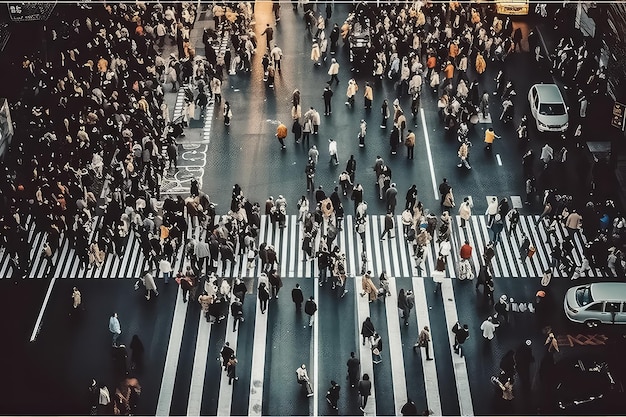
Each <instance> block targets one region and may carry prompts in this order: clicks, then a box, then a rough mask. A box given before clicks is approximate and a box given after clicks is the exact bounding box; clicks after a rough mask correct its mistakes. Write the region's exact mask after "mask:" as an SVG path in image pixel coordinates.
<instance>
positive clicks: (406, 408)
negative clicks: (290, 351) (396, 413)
mask: <svg viewBox="0 0 626 417" xmlns="http://www.w3.org/2000/svg"><path fill="white" fill-rule="evenodd" d="M400 413H401V414H402V415H403V416H417V415H419V414H418V412H417V406H416V405H415V402H413V400H412V399H411V397H407V398H406V403H405V404H404V405H403V406H402V408H401V409H400Z"/></svg>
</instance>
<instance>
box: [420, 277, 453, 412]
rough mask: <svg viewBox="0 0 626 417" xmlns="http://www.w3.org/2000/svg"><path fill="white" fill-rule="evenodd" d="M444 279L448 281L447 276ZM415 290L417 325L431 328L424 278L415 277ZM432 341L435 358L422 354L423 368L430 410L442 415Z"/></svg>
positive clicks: (433, 353)
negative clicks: (427, 357)
mask: <svg viewBox="0 0 626 417" xmlns="http://www.w3.org/2000/svg"><path fill="white" fill-rule="evenodd" d="M444 281H446V279H445V278H444ZM413 292H414V294H415V314H416V316H417V326H418V328H419V329H422V328H423V327H424V326H428V328H429V329H430V328H431V327H430V320H429V318H428V302H427V300H426V288H425V286H424V278H417V277H413ZM431 339H432V335H431ZM430 343H431V346H430V348H431V349H430V350H431V352H430V353H431V355H432V358H433V360H432V361H427V360H426V357H425V356H424V355H420V356H421V358H422V369H423V371H424V388H425V389H426V402H427V404H428V408H429V409H430V410H433V414H434V415H436V416H440V415H441V397H440V395H439V381H438V380H437V367H436V366H435V360H436V358H435V352H434V349H432V348H433V346H432V342H430ZM420 349H421V348H420ZM420 353H421V352H420Z"/></svg>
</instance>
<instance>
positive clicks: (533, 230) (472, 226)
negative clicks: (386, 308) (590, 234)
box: [0, 215, 603, 279]
mask: <svg viewBox="0 0 626 417" xmlns="http://www.w3.org/2000/svg"><path fill="white" fill-rule="evenodd" d="M384 217H385V216H382V215H369V216H368V221H367V229H366V232H365V242H364V243H365V244H364V245H363V242H361V238H360V237H359V235H358V234H357V233H355V231H354V217H353V216H352V215H348V216H346V218H345V219H344V222H343V227H342V229H341V230H340V231H339V233H338V236H337V238H336V240H335V241H334V242H333V243H334V244H337V245H338V246H339V248H340V249H341V250H342V251H343V252H345V254H346V267H347V272H348V275H352V276H358V275H359V274H360V271H361V260H362V251H363V250H365V252H366V256H367V267H368V269H369V270H371V271H373V272H374V274H376V275H379V274H380V273H382V271H385V272H386V273H387V274H388V275H389V276H394V277H413V276H417V277H430V276H432V271H434V269H435V262H436V259H437V254H438V253H439V245H438V243H437V242H436V239H433V240H432V241H431V243H430V245H429V246H428V247H427V248H426V251H425V252H426V257H425V260H424V264H423V265H422V268H421V269H418V268H417V267H418V265H417V264H416V260H415V256H414V255H415V254H414V253H413V247H412V243H411V242H408V241H407V240H406V238H405V236H404V234H403V233H402V230H401V220H400V216H396V219H395V220H396V225H397V226H396V231H395V237H394V238H390V239H385V240H380V236H381V234H382V231H383V230H384ZM537 220H538V216H520V221H519V224H518V227H517V228H516V229H515V230H514V231H511V227H510V224H508V223H507V224H506V227H505V230H504V231H503V232H502V233H501V236H500V242H499V243H498V244H497V245H496V246H495V253H496V256H495V257H494V259H493V261H492V266H493V270H494V276H496V277H513V278H515V277H519V278H525V277H540V276H542V274H543V271H545V270H546V269H549V264H550V261H551V250H552V249H551V245H550V243H548V240H549V239H548V237H547V235H546V228H545V226H543V224H541V223H540V224H539V225H537V224H536V222H537ZM91 221H92V227H91V229H92V231H91V235H90V238H91V240H93V239H94V238H95V236H96V232H97V229H98V225H99V222H100V221H101V217H99V216H95V217H94V218H93V219H92V220H91ZM216 221H219V216H218V217H217V218H216ZM189 223H190V224H191V222H189ZM452 223H453V226H452V228H453V233H452V234H451V243H452V254H451V256H452V261H449V262H447V265H446V275H445V276H446V277H450V278H455V277H456V276H457V265H458V250H459V248H460V246H461V245H462V244H463V243H464V241H466V240H467V241H468V242H469V243H470V245H471V246H472V247H473V248H474V250H473V251H472V259H471V262H472V264H473V266H474V269H475V270H476V269H477V268H478V266H479V265H480V262H481V257H482V253H483V252H484V247H485V245H486V243H487V242H488V241H489V240H490V237H489V230H488V227H487V220H486V218H485V217H484V216H472V218H471V219H470V221H469V222H468V225H467V227H466V228H462V227H461V226H460V224H461V223H460V218H459V216H456V221H453V222H452ZM27 228H28V233H29V241H30V242H31V250H30V259H31V268H30V272H29V274H28V277H29V278H44V277H46V276H47V277H56V278H79V279H80V278H85V279H89V278H91V279H98V278H137V277H138V276H140V274H141V273H142V272H143V271H144V270H145V269H146V268H147V262H146V260H145V259H144V256H143V252H142V251H141V249H140V240H139V237H138V235H137V234H136V233H133V232H131V233H129V235H128V238H127V241H126V250H125V251H124V254H123V256H122V257H118V256H116V255H114V254H107V256H106V259H105V262H104V263H103V265H102V266H100V267H93V268H87V269H84V268H81V267H80V265H79V263H80V262H79V260H78V258H77V256H76V254H75V250H74V248H72V247H71V245H70V242H69V240H68V239H67V237H66V236H65V235H62V239H61V245H60V247H59V249H58V251H57V252H56V253H55V254H54V256H53V258H52V261H53V264H54V266H53V267H52V268H51V270H50V271H49V273H48V274H47V275H46V270H47V269H48V260H46V259H45V257H44V256H43V255H42V249H43V246H44V243H45V239H46V236H45V233H36V232H35V225H34V222H32V221H31V220H30V219H29V220H28V221H27ZM522 234H526V235H527V236H529V238H530V240H531V243H532V244H533V245H534V246H535V247H536V248H537V252H536V254H535V256H533V257H532V258H526V259H525V261H523V262H522V261H520V251H519V247H520V245H521V242H522ZM191 235H195V236H197V238H198V239H204V238H205V237H206V231H205V230H203V229H202V228H200V227H196V228H194V227H192V226H190V227H189V230H188V236H191ZM260 235H261V236H264V240H261V239H259V243H262V242H263V241H265V242H267V243H268V244H272V245H273V246H274V247H275V248H276V252H277V255H278V260H279V266H278V269H279V272H280V274H281V276H282V277H286V278H288V277H299V278H312V277H316V276H318V275H319V268H318V264H317V262H316V261H315V260H312V261H307V255H306V254H305V253H304V251H303V250H301V244H302V240H303V237H304V230H303V227H302V224H301V222H298V220H297V216H296V215H287V219H286V222H285V226H284V227H283V228H280V227H278V225H277V224H272V222H271V220H270V218H269V217H268V216H265V215H263V216H261V230H260ZM556 235H557V238H558V239H559V240H562V239H564V238H565V237H566V235H567V232H566V231H565V229H564V228H557V230H556ZM320 236H321V233H318V236H317V237H316V242H315V248H317V247H318V246H319V240H320ZM554 240H556V239H554ZM572 241H573V243H574V251H573V252H572V255H571V258H572V260H573V261H574V263H575V264H576V265H580V264H581V262H582V257H583V247H584V245H585V237H584V235H583V234H582V233H577V234H576V235H574V237H573V239H572ZM236 249H237V250H236V253H238V252H239V250H238V249H239V248H236ZM183 250H184V248H183V245H180V247H179V250H178V252H177V254H176V257H175V262H174V265H173V267H174V270H175V271H178V270H181V269H182V267H183V262H184V255H183ZM235 260H236V262H231V261H229V260H227V261H225V262H222V261H221V260H217V261H216V262H215V264H216V267H217V276H223V277H244V278H246V277H256V276H258V275H259V274H260V273H261V272H262V271H261V265H260V262H259V261H258V260H257V262H256V263H255V265H254V267H253V268H251V269H248V268H247V258H246V255H245V254H238V255H236V257H235ZM10 275H11V266H10V259H9V255H8V253H7V252H6V250H4V251H2V252H0V278H2V277H9V276H10ZM587 275H588V276H590V277H602V276H603V273H602V271H601V270H599V269H592V270H591V271H589V272H588V273H587ZM554 276H555V277H565V276H566V273H565V272H563V271H561V270H557V271H555V273H554Z"/></svg>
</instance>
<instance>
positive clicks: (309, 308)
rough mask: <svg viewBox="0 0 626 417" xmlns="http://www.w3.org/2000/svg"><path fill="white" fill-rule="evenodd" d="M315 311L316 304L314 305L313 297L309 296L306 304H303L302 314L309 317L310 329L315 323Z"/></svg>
mask: <svg viewBox="0 0 626 417" xmlns="http://www.w3.org/2000/svg"><path fill="white" fill-rule="evenodd" d="M316 311H317V304H315V301H314V299H313V296H310V297H309V299H308V300H307V302H306V303H305V304H304V312H305V313H306V314H308V315H309V327H312V326H313V322H315V312H316Z"/></svg>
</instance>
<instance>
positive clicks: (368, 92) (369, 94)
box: [363, 82, 374, 110]
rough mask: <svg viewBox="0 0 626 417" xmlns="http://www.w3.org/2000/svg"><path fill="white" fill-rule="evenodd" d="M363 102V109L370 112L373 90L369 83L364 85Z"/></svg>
mask: <svg viewBox="0 0 626 417" xmlns="http://www.w3.org/2000/svg"><path fill="white" fill-rule="evenodd" d="M363 100H364V102H365V109H366V110H371V108H372V100H374V90H372V86H371V85H370V83H369V82H366V83H365V92H364V94H363Z"/></svg>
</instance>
